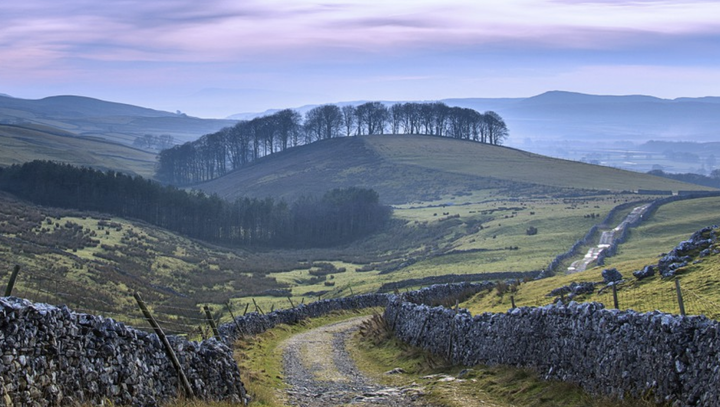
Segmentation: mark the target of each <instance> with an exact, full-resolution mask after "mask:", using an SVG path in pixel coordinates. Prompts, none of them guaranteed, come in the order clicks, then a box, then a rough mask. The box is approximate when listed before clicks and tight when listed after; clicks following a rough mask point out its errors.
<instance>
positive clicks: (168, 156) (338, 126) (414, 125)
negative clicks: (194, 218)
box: [156, 102, 508, 185]
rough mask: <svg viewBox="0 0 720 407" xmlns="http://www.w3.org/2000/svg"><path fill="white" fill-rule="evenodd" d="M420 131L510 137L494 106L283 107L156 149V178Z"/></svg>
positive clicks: (205, 174) (203, 177)
mask: <svg viewBox="0 0 720 407" xmlns="http://www.w3.org/2000/svg"><path fill="white" fill-rule="evenodd" d="M370 134H424V135H433V136H440V137H451V138H456V139H464V140H472V141H477V142H480V143H486V144H495V145H499V144H502V143H503V142H504V140H505V139H506V138H507V137H508V129H507V126H506V124H505V122H504V121H503V119H502V118H501V117H500V115H498V114H497V113H495V112H492V111H488V112H485V113H480V112H478V111H476V110H473V109H468V108H461V107H450V106H447V105H446V104H444V103H441V102H433V103H415V102H408V103H396V104H394V105H391V106H390V107H387V106H386V105H385V104H383V103H381V102H367V103H363V104H360V105H358V106H353V105H344V106H337V105H333V104H327V105H322V106H318V107H315V108H313V109H311V110H309V111H308V112H307V113H305V117H304V118H303V117H302V116H301V115H300V113H298V112H297V111H295V110H292V109H285V110H281V111H279V112H276V113H273V114H271V115H267V116H263V117H257V118H255V119H252V120H242V121H239V122H238V123H237V124H235V125H234V126H232V127H226V128H223V129H221V130H220V131H218V132H215V133H211V134H207V135H204V136H202V137H201V138H200V139H198V140H197V141H194V142H188V143H185V144H182V145H178V146H175V147H172V148H170V149H166V150H163V151H161V152H160V154H159V158H158V168H157V173H156V178H157V179H158V180H160V181H162V182H165V183H168V184H173V185H188V184H194V183H198V182H203V181H208V180H211V179H215V178H217V177H220V176H222V175H224V174H226V173H228V172H230V171H232V170H235V169H238V168H240V167H242V166H243V165H245V164H247V163H249V162H252V161H254V160H256V159H258V158H260V157H263V156H266V155H269V154H273V153H275V152H278V151H283V150H285V149H287V148H289V147H295V146H298V145H301V144H310V143H313V142H315V141H319V140H327V139H331V138H337V137H350V136H362V135H370Z"/></svg>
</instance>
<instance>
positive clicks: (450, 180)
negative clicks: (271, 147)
mask: <svg viewBox="0 0 720 407" xmlns="http://www.w3.org/2000/svg"><path fill="white" fill-rule="evenodd" d="M349 186H360V187H366V188H373V189H375V190H377V191H378V192H379V193H380V197H381V199H382V200H384V201H385V202H388V203H392V204H404V203H410V202H422V201H435V200H440V199H445V198H449V197H450V196H463V195H470V194H472V193H474V192H476V191H481V190H482V191H490V190H492V191H496V192H497V193H498V194H499V195H502V196H515V197H520V196H531V195H547V196H557V195H568V194H577V193H578V191H582V190H594V191H632V190H637V189H658V190H674V191H677V190H695V189H703V187H698V186H694V185H689V184H685V183H680V182H674V181H672V180H667V179H662V178H659V177H654V176H650V175H647V174H641V173H635V172H629V171H623V170H618V169H614V168H608V167H601V166H595V165H590V164H584V163H579V162H574V161H565V160H559V159H554V158H550V157H545V156H540V155H536V154H532V153H527V152H524V151H520V150H515V149H511V148H506V147H501V146H492V145H487V144H480V143H475V142H471V141H465V140H454V139H448V138H440V137H429V136H408V135H402V136H399V135H382V136H362V137H348V138H338V139H332V140H325V141H321V142H316V143H313V144H311V145H307V146H302V147H298V148H293V149H290V150H286V151H284V152H282V153H277V154H273V155H271V156H268V157H264V158H262V159H260V160H257V161H256V162H254V163H253V164H252V165H249V166H247V167H245V168H242V169H240V170H238V171H235V172H233V173H230V174H228V175H226V176H224V177H222V178H219V179H217V180H214V181H211V182H208V183H204V184H201V185H198V186H197V188H199V189H201V190H203V191H206V192H209V193H217V194H219V195H220V196H222V197H225V198H235V197H238V196H245V195H249V196H255V197H267V196H273V197H282V198H287V199H290V200H292V199H293V198H294V197H297V196H300V195H302V194H318V193H322V192H324V191H326V190H328V189H331V188H340V187H349ZM571 190H572V191H571ZM581 193H583V192H581Z"/></svg>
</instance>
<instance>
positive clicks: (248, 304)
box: [243, 303, 250, 316]
mask: <svg viewBox="0 0 720 407" xmlns="http://www.w3.org/2000/svg"><path fill="white" fill-rule="evenodd" d="M248 308H250V303H247V304H245V311H243V316H245V315H247V310H248Z"/></svg>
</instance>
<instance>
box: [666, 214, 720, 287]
mask: <svg viewBox="0 0 720 407" xmlns="http://www.w3.org/2000/svg"><path fill="white" fill-rule="evenodd" d="M715 229H717V226H708V227H706V228H703V229H700V230H698V231H697V232H695V233H693V234H692V236H690V238H689V239H688V240H684V241H682V242H680V243H679V244H678V245H677V246H676V247H675V248H674V249H672V250H671V251H670V253H668V254H666V255H664V256H663V257H662V258H661V259H660V261H658V264H657V270H658V272H659V273H660V275H662V276H663V277H666V278H667V277H674V276H675V274H676V273H677V270H678V269H679V268H682V267H685V266H687V265H688V264H689V263H690V262H691V261H692V260H693V258H694V257H696V256H697V257H705V256H707V255H709V254H710V253H711V248H712V245H713V244H714V243H715V242H717V233H716V232H715Z"/></svg>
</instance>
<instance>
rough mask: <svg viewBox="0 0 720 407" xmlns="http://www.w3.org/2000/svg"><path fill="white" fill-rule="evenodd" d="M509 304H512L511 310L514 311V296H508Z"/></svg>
mask: <svg viewBox="0 0 720 407" xmlns="http://www.w3.org/2000/svg"><path fill="white" fill-rule="evenodd" d="M510 304H512V308H511V309H515V296H514V295H511V296H510Z"/></svg>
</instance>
